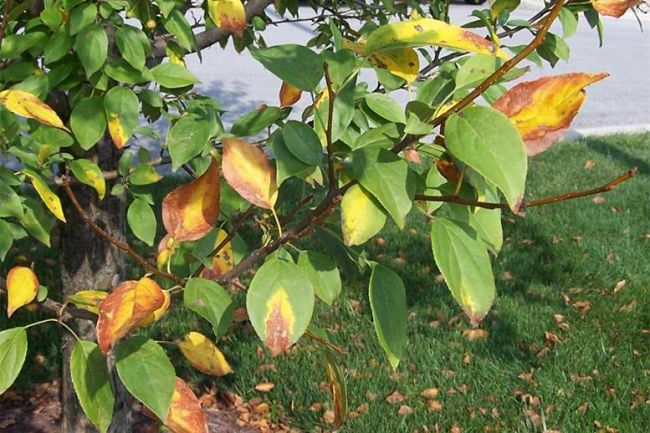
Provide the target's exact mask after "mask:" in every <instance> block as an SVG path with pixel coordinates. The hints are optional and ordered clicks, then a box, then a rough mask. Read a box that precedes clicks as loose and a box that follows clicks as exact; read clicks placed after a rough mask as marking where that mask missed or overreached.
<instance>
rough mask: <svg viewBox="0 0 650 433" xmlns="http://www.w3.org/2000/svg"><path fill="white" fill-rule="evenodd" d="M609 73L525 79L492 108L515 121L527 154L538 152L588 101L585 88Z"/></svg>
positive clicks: (550, 141)
mask: <svg viewBox="0 0 650 433" xmlns="http://www.w3.org/2000/svg"><path fill="white" fill-rule="evenodd" d="M608 75H609V74H607V73H600V74H587V73H582V72H578V73H571V74H562V75H556V76H550V77H542V78H538V79H535V80H532V81H524V82H522V83H519V84H517V85H516V86H514V87H513V88H511V89H510V90H508V91H507V92H506V93H504V94H503V95H501V97H500V98H499V99H497V101H496V102H495V103H494V105H493V108H495V109H496V110H499V111H501V112H502V113H503V114H505V115H506V116H508V117H509V118H510V120H512V121H513V122H514V124H515V126H516V127H517V130H518V131H519V133H520V134H521V137H522V138H523V140H524V142H525V144H526V152H527V153H528V156H533V155H537V154H538V153H541V152H543V151H545V150H546V149H548V148H549V147H550V146H551V145H552V144H553V143H555V142H556V141H558V140H559V139H560V138H562V136H563V135H564V133H565V131H566V130H567V129H568V128H569V126H570V125H571V122H572V121H573V118H574V117H575V116H576V114H578V111H579V110H580V107H582V104H583V103H584V102H585V99H586V93H585V91H584V88H585V87H586V86H588V85H590V84H593V83H595V82H597V81H600V80H602V79H603V78H605V77H607V76H608Z"/></svg>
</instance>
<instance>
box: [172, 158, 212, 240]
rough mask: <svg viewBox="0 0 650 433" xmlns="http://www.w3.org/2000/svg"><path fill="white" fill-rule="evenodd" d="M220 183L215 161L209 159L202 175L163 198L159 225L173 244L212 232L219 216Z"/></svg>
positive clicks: (195, 238) (198, 237)
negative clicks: (173, 241) (161, 220)
mask: <svg viewBox="0 0 650 433" xmlns="http://www.w3.org/2000/svg"><path fill="white" fill-rule="evenodd" d="M220 180H221V178H220V175H219V167H218V166H217V161H216V160H215V159H212V163H211V164H210V167H209V168H208V169H207V171H206V172H205V173H203V175H202V176H200V177H199V178H198V179H195V180H193V181H192V182H190V183H188V184H185V185H182V186H180V187H178V188H176V189H175V190H173V191H172V192H170V193H169V194H167V196H165V198H164V199H163V203H162V219H163V224H164V226H165V230H167V233H168V234H169V235H170V236H171V237H172V238H174V240H175V241H176V242H184V241H194V240H197V239H200V238H202V237H203V236H205V235H206V234H208V232H209V231H210V230H212V228H213V227H214V225H215V224H216V222H217V218H218V217H219V197H220V194H219V183H220Z"/></svg>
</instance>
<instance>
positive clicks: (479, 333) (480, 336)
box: [463, 329, 488, 341]
mask: <svg viewBox="0 0 650 433" xmlns="http://www.w3.org/2000/svg"><path fill="white" fill-rule="evenodd" d="M487 336H488V332H487V331H486V330H485V329H467V330H466V331H465V332H463V337H465V339H467V341H479V340H484V339H485V338H487Z"/></svg>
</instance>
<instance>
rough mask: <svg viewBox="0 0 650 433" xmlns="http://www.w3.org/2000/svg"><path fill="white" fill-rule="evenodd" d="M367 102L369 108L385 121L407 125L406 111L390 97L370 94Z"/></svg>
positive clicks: (367, 96)
mask: <svg viewBox="0 0 650 433" xmlns="http://www.w3.org/2000/svg"><path fill="white" fill-rule="evenodd" d="M365 100H366V104H368V108H370V109H371V110H372V111H373V112H374V113H376V114H378V115H379V116H381V117H383V118H384V119H386V120H388V121H390V122H395V123H406V117H405V116H404V110H403V109H402V107H400V105H399V104H398V103H397V101H395V100H394V99H393V98H391V97H390V96H387V95H383V94H381V93H370V94H368V95H366V98H365Z"/></svg>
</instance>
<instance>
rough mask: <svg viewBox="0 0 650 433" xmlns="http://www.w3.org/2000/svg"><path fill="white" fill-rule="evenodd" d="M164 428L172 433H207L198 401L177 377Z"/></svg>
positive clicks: (206, 424) (206, 426)
mask: <svg viewBox="0 0 650 433" xmlns="http://www.w3.org/2000/svg"><path fill="white" fill-rule="evenodd" d="M165 426H166V427H167V428H168V429H169V430H171V431H172V433H208V423H207V421H206V419H205V414H204V413H203V409H202V408H201V403H200V402H199V399H198V398H196V395H194V393H193V392H192V390H191V389H190V387H189V386H187V384H186V383H185V382H183V380H181V379H179V378H178V377H177V378H176V386H175V388H174V393H173V394H172V401H171V405H170V406H169V412H168V413H167V419H166V420H165Z"/></svg>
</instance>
